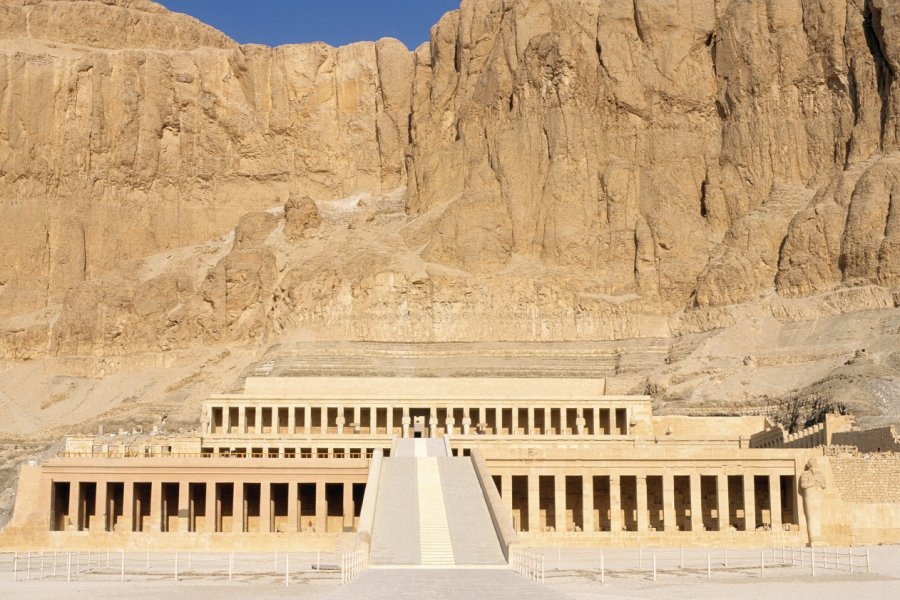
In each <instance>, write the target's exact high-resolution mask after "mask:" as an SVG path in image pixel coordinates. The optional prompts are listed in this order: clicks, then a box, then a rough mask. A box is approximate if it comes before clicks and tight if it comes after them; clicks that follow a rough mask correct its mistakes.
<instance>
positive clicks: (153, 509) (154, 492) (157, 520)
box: [150, 481, 162, 533]
mask: <svg viewBox="0 0 900 600" xmlns="http://www.w3.org/2000/svg"><path fill="white" fill-rule="evenodd" d="M161 529H162V482H161V481H153V482H151V483H150V531H151V532H152V533H159V531H160V530H161Z"/></svg>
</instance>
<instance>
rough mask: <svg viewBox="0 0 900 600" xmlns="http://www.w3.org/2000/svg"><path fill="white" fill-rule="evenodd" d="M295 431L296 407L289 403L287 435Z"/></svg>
mask: <svg viewBox="0 0 900 600" xmlns="http://www.w3.org/2000/svg"><path fill="white" fill-rule="evenodd" d="M295 433H297V407H296V406H293V405H291V406H289V407H288V435H294V434H295Z"/></svg>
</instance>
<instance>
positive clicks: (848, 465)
mask: <svg viewBox="0 0 900 600" xmlns="http://www.w3.org/2000/svg"><path fill="white" fill-rule="evenodd" d="M829 462H830V463H831V470H832V473H833V475H834V482H835V486H836V487H837V491H838V493H839V494H840V496H841V499H842V500H844V501H846V502H853V503H860V504H875V503H900V454H896V453H889V454H867V455H861V456H844V457H832V458H830V459H829Z"/></svg>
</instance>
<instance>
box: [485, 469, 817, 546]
mask: <svg viewBox="0 0 900 600" xmlns="http://www.w3.org/2000/svg"><path fill="white" fill-rule="evenodd" d="M718 471H719V472H714V471H712V469H711V472H709V473H707V472H703V471H686V472H683V473H682V472H680V471H677V470H673V471H668V470H665V471H659V472H651V471H646V472H638V473H634V474H632V473H627V472H626V471H622V472H606V473H603V474H599V472H598V474H590V475H567V474H561V473H559V472H556V473H553V472H552V471H551V472H547V473H546V474H544V473H534V472H528V471H526V472H521V474H520V472H518V471H515V470H512V471H507V472H503V473H502V474H501V475H499V476H496V475H495V476H494V479H495V482H496V483H497V485H498V488H499V490H500V495H501V497H502V499H503V502H504V503H505V505H506V506H507V508H508V509H509V510H510V511H511V512H512V513H513V516H514V520H515V522H516V525H517V527H518V529H519V530H520V531H527V532H547V531H583V532H600V531H606V532H622V531H639V532H644V531H665V532H673V531H694V532H697V531H727V530H732V529H733V530H737V531H754V530H756V529H759V528H763V529H773V530H780V529H784V528H788V529H793V528H796V527H797V524H798V523H799V521H798V519H799V516H798V509H797V506H798V503H797V492H796V485H795V481H794V476H793V474H784V475H782V474H773V473H772V472H771V471H760V472H759V473H753V471H744V472H742V473H740V474H738V473H734V474H732V473H730V472H722V471H721V470H718Z"/></svg>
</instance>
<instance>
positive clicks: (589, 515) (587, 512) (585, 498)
mask: <svg viewBox="0 0 900 600" xmlns="http://www.w3.org/2000/svg"><path fill="white" fill-rule="evenodd" d="M581 523H582V531H585V532H588V533H590V532H592V531H595V530H596V526H595V525H594V477H593V475H585V476H584V477H583V478H582V480H581Z"/></svg>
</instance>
